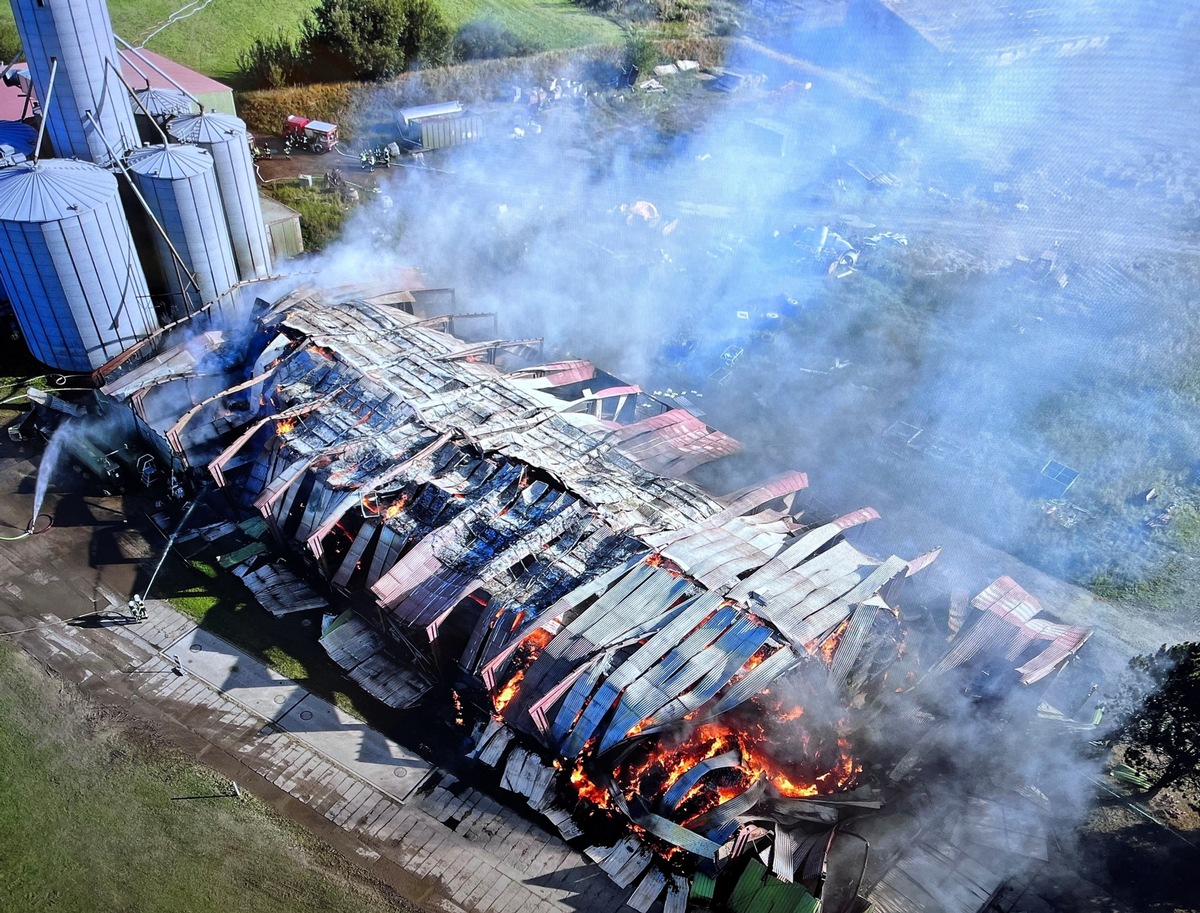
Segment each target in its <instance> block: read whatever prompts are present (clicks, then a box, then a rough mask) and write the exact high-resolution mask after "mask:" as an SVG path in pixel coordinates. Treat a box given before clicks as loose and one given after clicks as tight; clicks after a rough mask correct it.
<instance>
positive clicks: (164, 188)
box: [127, 145, 238, 316]
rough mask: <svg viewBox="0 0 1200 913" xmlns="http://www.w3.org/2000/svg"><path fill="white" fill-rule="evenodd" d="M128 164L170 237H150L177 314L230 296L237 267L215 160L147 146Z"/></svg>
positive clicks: (194, 151) (197, 151) (192, 149)
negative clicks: (222, 207)
mask: <svg viewBox="0 0 1200 913" xmlns="http://www.w3.org/2000/svg"><path fill="white" fill-rule="evenodd" d="M127 166H128V168H129V171H130V173H131V174H132V175H133V181H134V183H135V184H136V185H137V188H138V190H139V191H140V193H141V195H142V197H143V198H144V199H145V200H146V203H147V205H148V206H149V207H150V210H151V212H153V213H154V218H155V219H156V220H157V221H158V223H159V225H160V226H161V227H162V229H163V231H165V233H166V237H165V238H164V237H163V233H162V232H159V231H154V232H152V236H153V238H154V246H155V250H156V251H157V252H158V257H159V260H160V262H161V264H162V269H163V274H164V276H165V279H166V284H167V294H168V298H169V301H170V304H171V308H172V310H173V312H174V313H175V315H176V316H180V315H182V314H186V313H190V312H192V311H194V310H196V309H197V308H199V307H201V306H202V305H205V304H208V303H210V302H212V301H215V300H216V299H217V298H219V297H220V296H221V295H224V294H225V293H226V292H228V291H229V289H230V288H232V287H233V286H234V285H236V284H237V281H238V278H237V268H236V267H235V265H234V260H233V250H232V248H231V247H230V243H229V229H228V228H227V227H226V226H225V218H224V216H223V215H222V212H221V196H220V193H219V192H218V190H217V179H216V171H215V169H214V168H213V159H212V156H211V155H209V154H208V153H207V152H205V151H204V150H203V149H201V148H199V147H197V146H175V145H172V146H162V145H159V146H146V147H145V148H143V149H139V150H138V151H137V152H134V153H133V154H132V155H130V156H129V159H128V161H127ZM168 241H169V243H168ZM172 248H173V249H172Z"/></svg>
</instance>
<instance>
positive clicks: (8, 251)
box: [0, 159, 158, 371]
mask: <svg viewBox="0 0 1200 913" xmlns="http://www.w3.org/2000/svg"><path fill="white" fill-rule="evenodd" d="M0 277H2V278H3V284H4V288H5V289H6V290H7V292H8V295H9V299H10V301H11V302H12V307H13V310H14V311H15V313H16V317H17V322H18V323H19V324H20V326H21V331H22V332H23V333H24V335H25V340H26V342H27V343H28V345H29V349H30V351H31V352H32V353H33V354H34V357H36V358H37V359H38V360H39V361H42V362H45V363H46V364H48V365H50V366H51V367H54V368H58V369H59V370H62V371H90V370H92V369H94V368H98V367H100V366H101V365H103V364H104V363H105V362H107V361H109V360H110V359H112V358H114V357H116V356H117V355H119V354H121V352H123V351H124V350H125V349H127V348H128V347H129V346H131V345H133V344H134V343H135V342H137V341H138V340H139V339H143V338H145V337H146V336H148V335H150V334H151V333H152V332H154V330H155V329H157V327H158V321H157V319H156V317H155V314H154V308H153V307H152V305H151V303H150V293H149V291H147V289H146V277H145V275H144V274H143V273H142V266H141V264H140V263H139V262H138V259H137V255H136V254H135V253H134V249H133V239H132V238H131V237H130V235H129V226H128V225H127V224H126V222H125V213H124V212H123V210H122V208H121V198H120V195H119V194H118V193H117V180H116V178H114V177H113V176H112V175H111V174H109V173H108V172H107V171H105V170H104V169H102V168H99V167H97V166H96V165H92V164H90V163H88V162H78V161H71V160H65V159H51V160H42V161H41V162H38V163H34V162H25V163H24V164H21V165H15V166H13V167H12V168H5V169H4V170H2V171H0Z"/></svg>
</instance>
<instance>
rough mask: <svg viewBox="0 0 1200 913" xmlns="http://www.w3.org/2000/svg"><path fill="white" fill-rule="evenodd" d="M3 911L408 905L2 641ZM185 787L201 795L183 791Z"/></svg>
mask: <svg viewBox="0 0 1200 913" xmlns="http://www.w3.org/2000/svg"><path fill="white" fill-rule="evenodd" d="M0 771H2V772H3V773H2V774H0V859H3V860H4V864H3V866H0V911H4V913H8V911H12V913H18V911H20V913H32V911H40V910H56V911H63V913H75V911H79V913H92V911H95V910H130V911H132V910H136V911H139V913H157V911H163V913H178V911H183V910H186V911H189V913H208V911H213V913H217V911H219V913H242V911H246V913H250V911H253V913H274V911H278V913H285V911H286V913H303V911H314V913H315V911H322V913H341V911H346V913H349V911H359V913H377V911H378V913H383V911H395V910H397V909H399V910H405V909H412V908H411V907H406V905H405V904H404V903H403V901H401V900H400V899H399V898H398V897H396V895H395V894H393V893H391V892H387V896H385V891H384V889H376V888H374V887H372V886H371V885H370V884H369V883H367V882H365V881H362V880H359V877H358V876H357V875H356V874H355V872H354V870H353V869H352V868H351V867H350V866H349V865H348V864H347V863H346V862H345V861H344V860H342V859H341V858H340V857H339V856H337V855H336V854H335V853H334V852H333V851H332V850H330V849H329V848H327V847H325V846H324V845H323V844H320V843H319V842H317V841H316V840H314V839H313V838H311V837H310V836H309V835H308V834H306V833H305V832H304V831H302V830H301V829H300V828H298V827H296V826H294V825H291V824H289V823H288V822H286V821H284V820H282V819H280V818H278V817H277V816H276V815H275V814H274V813H273V812H272V811H271V810H270V809H269V808H268V807H267V806H266V805H265V804H263V803H262V802H260V801H258V800H256V799H254V798H252V797H249V796H245V797H244V798H242V799H241V800H238V799H234V798H212V797H214V796H225V795H226V794H228V793H229V792H230V791H231V787H230V784H229V782H228V781H227V780H225V779H223V778H222V777H219V776H218V775H216V774H215V773H213V772H212V771H210V770H208V769H206V768H203V767H199V766H197V765H195V764H193V763H191V762H190V761H188V760H187V759H185V758H183V757H181V756H179V755H178V754H177V753H176V752H175V751H174V750H173V749H170V748H166V747H162V746H159V745H156V744H155V739H154V738H153V735H152V734H151V733H146V732H143V731H136V732H135V731H130V730H128V729H127V728H126V727H125V726H124V725H123V724H121V723H118V722H114V721H112V720H111V719H108V718H106V717H105V716H104V715H103V714H101V713H100V712H99V711H98V709H97V708H96V707H94V706H93V705H91V704H89V703H87V702H86V701H84V700H83V699H81V698H79V697H78V696H74V695H72V693H71V692H69V691H68V692H65V693H64V692H61V691H60V688H59V686H58V684H57V683H56V682H55V681H54V680H53V679H50V678H48V677H47V676H46V675H44V674H43V673H42V672H41V671H40V670H38V669H37V668H36V667H35V666H34V665H33V664H32V663H31V662H29V661H28V660H27V659H26V658H25V657H24V656H23V655H22V654H20V653H18V652H17V651H16V650H15V649H13V648H12V647H9V646H6V645H3V644H0ZM180 797H201V798H193V799H190V800H189V799H186V798H180Z"/></svg>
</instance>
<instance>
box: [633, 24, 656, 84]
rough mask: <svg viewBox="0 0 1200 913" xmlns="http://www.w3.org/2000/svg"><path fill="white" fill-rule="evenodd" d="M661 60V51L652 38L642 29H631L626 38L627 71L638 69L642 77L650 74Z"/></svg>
mask: <svg viewBox="0 0 1200 913" xmlns="http://www.w3.org/2000/svg"><path fill="white" fill-rule="evenodd" d="M659 59H660V51H659V49H658V45H656V44H655V43H654V41H653V39H651V37H650V36H649V35H648V34H646V33H645V32H644V31H642V30H641V29H634V28H631V29H630V30H629V33H628V34H627V35H626V37H625V69H626V70H627V71H629V70H631V69H632V68H633V67H637V71H638V72H639V73H641V74H642V75H646V74H648V73H650V71H651V70H652V69H654V66H655V64H657V63H658V61H659Z"/></svg>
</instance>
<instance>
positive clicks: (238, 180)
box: [168, 113, 272, 279]
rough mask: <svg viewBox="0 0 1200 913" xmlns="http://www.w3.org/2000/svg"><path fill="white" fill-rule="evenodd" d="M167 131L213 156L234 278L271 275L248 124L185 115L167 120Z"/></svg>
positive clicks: (218, 117) (225, 118)
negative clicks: (236, 273) (235, 271)
mask: <svg viewBox="0 0 1200 913" xmlns="http://www.w3.org/2000/svg"><path fill="white" fill-rule="evenodd" d="M168 132H169V133H170V134H171V136H172V137H174V138H175V139H177V140H179V141H180V142H181V143H192V144H194V145H196V146H199V147H200V148H202V149H207V150H208V153H209V155H211V156H212V159H213V165H214V167H215V168H216V173H217V188H218V190H219V191H220V194H221V206H222V210H223V212H224V214H225V221H226V224H227V225H228V227H229V237H230V239H231V241H232V242H233V255H234V258H235V259H236V261H237V269H238V276H239V277H240V278H242V279H263V278H265V277H267V276H269V275H271V271H272V265H271V246H270V241H269V239H268V238H267V229H266V226H265V225H264V224H263V216H262V205H261V202H260V199H259V195H258V181H257V179H256V178H255V174H254V160H253V158H252V157H251V155H250V136H249V134H248V133H247V131H246V124H245V123H244V122H243V121H242V120H240V119H239V118H236V117H233V116H232V115H229V114H208V113H206V114H194V115H184V116H182V117H176V118H175V119H174V120H172V121H171V122H170V124H169V125H168Z"/></svg>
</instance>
